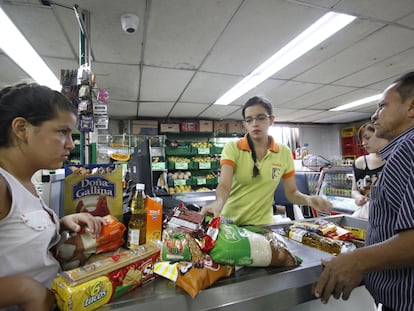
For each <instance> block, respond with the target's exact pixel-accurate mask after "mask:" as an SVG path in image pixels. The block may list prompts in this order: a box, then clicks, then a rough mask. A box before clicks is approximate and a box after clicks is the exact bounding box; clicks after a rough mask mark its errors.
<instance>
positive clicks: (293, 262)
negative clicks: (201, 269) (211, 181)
mask: <svg viewBox="0 0 414 311" xmlns="http://www.w3.org/2000/svg"><path fill="white" fill-rule="evenodd" d="M210 256H211V258H212V259H213V260H214V261H215V262H217V263H219V264H223V265H234V266H252V267H268V266H272V267H295V266H297V265H299V264H300V262H301V260H300V259H299V258H298V257H296V256H294V255H293V254H292V253H291V252H290V250H289V249H288V248H287V246H286V244H285V243H284V242H283V241H282V237H281V236H279V235H278V234H276V233H275V232H273V231H271V230H267V229H265V228H261V227H254V226H246V227H239V226H236V225H234V224H229V223H221V224H220V229H219V233H218V236H217V240H216V242H215V244H214V247H213V248H212V250H211V251H210Z"/></svg>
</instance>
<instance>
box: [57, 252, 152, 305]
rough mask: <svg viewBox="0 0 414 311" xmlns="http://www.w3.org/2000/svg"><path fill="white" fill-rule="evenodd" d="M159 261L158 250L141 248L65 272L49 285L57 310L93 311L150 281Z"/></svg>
mask: <svg viewBox="0 0 414 311" xmlns="http://www.w3.org/2000/svg"><path fill="white" fill-rule="evenodd" d="M158 258H159V250H158V248H156V247H155V246H154V247H152V246H148V245H141V246H139V247H138V248H137V249H135V250H133V251H132V250H126V251H123V252H120V253H119V254H116V255H112V256H109V257H106V258H103V259H100V260H97V261H95V262H92V263H90V264H87V265H84V266H82V267H80V268H76V269H72V270H68V271H64V272H62V273H61V275H60V276H58V277H57V278H55V279H54V280H53V283H52V291H53V292H54V294H55V297H56V302H57V306H58V308H59V310H61V311H91V310H95V309H97V308H98V307H100V306H103V305H105V304H107V303H108V302H110V301H112V300H114V299H116V298H118V297H121V296H124V295H126V294H127V293H130V292H131V291H133V290H134V289H135V288H137V287H138V286H140V285H142V284H143V283H144V282H147V281H149V280H151V279H153V278H154V277H155V275H154V273H153V271H154V264H155V262H156V261H157V259H158Z"/></svg>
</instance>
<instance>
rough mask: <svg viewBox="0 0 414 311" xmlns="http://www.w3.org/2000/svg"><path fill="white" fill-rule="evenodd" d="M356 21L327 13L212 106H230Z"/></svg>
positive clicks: (348, 16) (352, 18)
mask: <svg viewBox="0 0 414 311" xmlns="http://www.w3.org/2000/svg"><path fill="white" fill-rule="evenodd" d="M355 18H356V17H355V16H351V15H347V14H340V13H334V12H329V13H326V14H325V15H324V16H322V17H321V18H320V19H318V20H317V21H316V22H315V23H314V24H312V25H311V26H310V27H309V28H307V29H306V30H305V31H303V32H302V33H301V34H299V35H298V36H297V37H296V38H294V39H293V40H292V41H290V42H289V43H288V44H287V45H285V46H284V47H283V48H281V49H280V50H279V51H278V52H276V53H275V54H274V55H273V56H272V57H270V58H269V59H268V60H266V61H265V62H264V63H263V64H261V65H260V66H259V67H257V68H256V69H255V70H254V71H253V72H252V73H250V74H249V75H248V76H247V77H245V78H244V79H243V80H241V81H240V82H239V83H237V84H236V85H235V86H234V87H232V88H231V89H230V90H229V91H227V92H226V93H225V94H224V95H223V96H221V97H220V98H219V99H218V100H217V101H216V102H215V103H214V104H215V105H228V104H230V103H231V102H233V101H234V100H236V99H237V98H239V97H240V96H242V95H244V94H245V93H247V92H248V91H250V90H251V89H253V88H254V87H256V86H257V85H259V84H260V83H262V82H263V81H264V80H266V79H267V78H269V77H271V76H272V75H274V74H275V73H276V72H278V71H280V70H281V69H283V68H284V67H286V66H287V65H289V64H290V63H292V62H293V61H295V60H296V59H298V58H299V57H301V56H302V55H303V54H305V53H307V52H308V51H309V50H311V49H313V48H314V47H315V46H317V45H318V44H320V43H321V42H323V41H325V40H326V39H328V38H329V37H330V36H332V35H333V34H334V33H336V32H338V31H339V30H341V29H342V28H344V27H345V26H346V25H348V24H349V23H351V22H352V21H353V20H354V19H355Z"/></svg>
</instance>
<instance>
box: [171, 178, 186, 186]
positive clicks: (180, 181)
mask: <svg viewBox="0 0 414 311" xmlns="http://www.w3.org/2000/svg"><path fill="white" fill-rule="evenodd" d="M186 182H187V180H185V179H174V186H181V185H182V186H185V185H186Z"/></svg>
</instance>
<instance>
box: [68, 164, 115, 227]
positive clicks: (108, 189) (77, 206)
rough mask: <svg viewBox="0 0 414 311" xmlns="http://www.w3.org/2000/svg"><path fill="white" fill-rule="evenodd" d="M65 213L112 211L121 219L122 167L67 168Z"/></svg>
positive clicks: (102, 214) (107, 212) (101, 213)
mask: <svg viewBox="0 0 414 311" xmlns="http://www.w3.org/2000/svg"><path fill="white" fill-rule="evenodd" d="M64 185H65V196H64V203H65V205H64V213H65V215H68V214H73V213H79V212H88V213H91V214H92V215H94V216H106V215H108V214H111V215H113V216H115V217H116V218H118V219H119V220H122V213H123V210H122V167H121V166H115V165H108V164H90V165H85V166H79V165H70V166H66V167H65V182H64Z"/></svg>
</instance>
